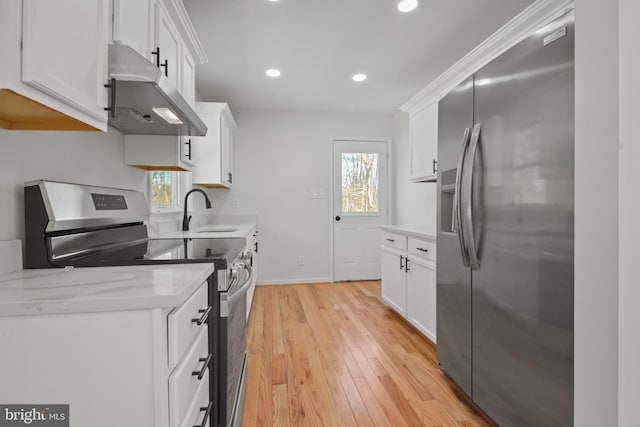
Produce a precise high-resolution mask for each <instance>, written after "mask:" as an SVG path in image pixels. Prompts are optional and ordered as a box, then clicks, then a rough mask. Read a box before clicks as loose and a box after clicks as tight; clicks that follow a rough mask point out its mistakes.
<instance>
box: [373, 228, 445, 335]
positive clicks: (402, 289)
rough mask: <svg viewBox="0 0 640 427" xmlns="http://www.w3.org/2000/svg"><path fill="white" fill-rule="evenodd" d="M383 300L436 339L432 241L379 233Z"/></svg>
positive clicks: (434, 266)
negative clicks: (380, 237)
mask: <svg viewBox="0 0 640 427" xmlns="http://www.w3.org/2000/svg"><path fill="white" fill-rule="evenodd" d="M381 250H382V300H383V301H384V303H385V304H387V305H388V306H389V307H391V308H392V309H393V310H395V311H396V312H397V313H398V314H400V315H401V316H402V317H404V318H405V319H406V320H407V321H408V322H409V323H411V324H412V325H413V326H414V327H415V328H416V329H417V330H419V331H420V332H421V333H422V334H423V335H424V336H426V337H427V338H429V339H430V340H431V341H433V342H435V341H436V264H435V259H436V258H435V251H436V246H435V242H434V241H431V240H427V239H419V238H415V237H408V236H405V235H401V234H395V233H389V232H383V233H382V249H381Z"/></svg>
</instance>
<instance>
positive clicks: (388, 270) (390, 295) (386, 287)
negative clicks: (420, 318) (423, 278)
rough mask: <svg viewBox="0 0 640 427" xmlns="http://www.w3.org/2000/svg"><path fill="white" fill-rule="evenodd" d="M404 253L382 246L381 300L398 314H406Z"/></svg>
mask: <svg viewBox="0 0 640 427" xmlns="http://www.w3.org/2000/svg"><path fill="white" fill-rule="evenodd" d="M405 255H406V252H403V251H399V250H397V249H392V248H389V247H387V246H382V257H381V260H382V300H383V301H384V302H385V303H386V304H387V305H389V307H391V308H393V309H394V310H395V311H397V312H398V313H399V314H401V315H403V316H405V315H406V313H407V284H406V272H405V271H404V259H405V258H404V257H405Z"/></svg>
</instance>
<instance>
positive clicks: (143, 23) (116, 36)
mask: <svg viewBox="0 0 640 427" xmlns="http://www.w3.org/2000/svg"><path fill="white" fill-rule="evenodd" d="M113 42H114V43H116V44H124V45H127V46H130V47H132V48H133V49H135V50H136V51H137V52H138V53H140V54H141V55H142V56H143V57H145V58H147V59H148V60H149V61H150V62H151V63H153V64H155V65H156V66H157V67H160V69H161V70H162V72H163V73H164V75H165V76H166V77H167V79H168V80H169V81H171V82H172V83H173V85H174V86H175V88H176V89H177V90H178V92H180V94H181V95H182V96H183V97H184V98H185V100H187V102H188V103H189V104H190V105H191V106H195V92H196V91H195V73H196V65H198V64H202V63H205V62H207V58H206V55H205V54H204V48H203V47H202V45H201V43H200V40H199V39H198V36H197V35H196V32H195V29H194V28H193V25H192V23H191V21H190V20H189V15H188V14H187V12H186V10H185V8H184V4H183V3H182V1H180V0H113Z"/></svg>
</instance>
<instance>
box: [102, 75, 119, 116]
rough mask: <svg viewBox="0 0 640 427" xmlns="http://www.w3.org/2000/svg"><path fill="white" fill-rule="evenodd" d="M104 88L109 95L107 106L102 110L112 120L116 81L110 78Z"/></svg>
mask: <svg viewBox="0 0 640 427" xmlns="http://www.w3.org/2000/svg"><path fill="white" fill-rule="evenodd" d="M104 87H106V88H107V89H109V90H110V93H109V95H110V96H109V106H108V107H105V108H104V111H108V112H109V115H110V116H111V117H112V118H115V117H116V79H115V78H113V77H112V78H111V80H110V81H109V83H107V84H105V85H104Z"/></svg>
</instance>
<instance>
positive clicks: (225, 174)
mask: <svg viewBox="0 0 640 427" xmlns="http://www.w3.org/2000/svg"><path fill="white" fill-rule="evenodd" d="M220 128H221V129H220V130H221V132H220V137H221V138H222V147H221V153H220V158H221V161H222V163H221V168H222V175H221V177H220V178H221V180H222V182H223V183H224V184H227V186H228V187H229V188H231V186H232V185H233V134H232V133H231V128H230V126H229V123H228V122H227V119H226V117H225V116H222V117H221V121H220Z"/></svg>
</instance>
